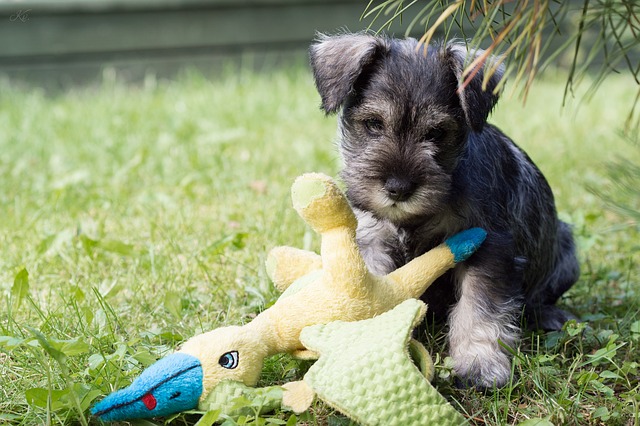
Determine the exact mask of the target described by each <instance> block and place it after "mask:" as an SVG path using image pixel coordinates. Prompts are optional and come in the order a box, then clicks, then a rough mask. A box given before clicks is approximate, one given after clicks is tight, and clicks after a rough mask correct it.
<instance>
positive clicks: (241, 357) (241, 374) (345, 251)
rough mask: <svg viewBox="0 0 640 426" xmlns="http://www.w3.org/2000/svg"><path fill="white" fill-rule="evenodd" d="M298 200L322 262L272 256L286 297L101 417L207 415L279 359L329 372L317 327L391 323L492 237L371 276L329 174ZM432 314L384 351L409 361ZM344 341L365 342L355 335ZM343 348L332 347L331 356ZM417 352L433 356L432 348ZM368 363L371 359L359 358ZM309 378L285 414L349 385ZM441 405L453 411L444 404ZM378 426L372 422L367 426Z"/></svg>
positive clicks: (194, 350) (112, 403) (305, 185)
mask: <svg viewBox="0 0 640 426" xmlns="http://www.w3.org/2000/svg"><path fill="white" fill-rule="evenodd" d="M292 199H293V205H294V208H295V209H296V210H297V211H298V213H299V214H300V215H301V216H302V218H303V219H304V220H305V221H306V222H307V223H308V224H309V225H310V226H311V227H312V228H313V229H314V231H315V232H317V233H318V234H320V235H321V238H322V240H321V249H320V255H317V254H315V253H310V252H307V251H303V250H298V249H295V248H290V247H280V248H276V249H274V250H272V251H271V253H270V254H269V256H268V259H267V272H268V273H269V275H270V277H271V278H272V280H273V281H274V283H275V285H276V287H277V288H278V289H280V290H282V291H284V293H283V295H282V296H281V297H280V298H279V299H278V300H277V301H276V303H275V304H274V305H273V306H271V307H270V308H268V309H266V310H264V311H263V312H262V313H260V314H259V315H258V316H257V317H256V318H255V319H254V320H253V321H251V322H250V323H248V324H246V325H244V326H229V327H223V328H219V329H216V330H213V331H210V332H208V333H204V334H201V335H198V336H195V337H193V338H191V339H190V340H188V341H187V342H186V343H184V345H183V346H182V348H181V349H180V350H179V351H178V352H176V353H174V354H172V355H169V356H167V357H165V358H163V359H161V360H159V361H158V362H157V363H155V364H153V365H152V366H151V367H149V368H148V369H147V370H145V371H144V372H143V373H142V374H141V375H140V377H138V378H137V379H136V380H135V381H134V382H133V383H132V384H131V386H129V387H128V388H125V389H123V390H120V391H117V392H114V393H113V394H111V395H109V396H108V397H106V398H105V399H104V400H102V401H101V402H99V403H98V404H96V406H94V407H93V409H92V413H93V414H94V415H95V416H97V417H99V418H101V419H102V420H106V421H112V420H123V419H134V418H145V417H156V416H165V415H169V414H173V413H177V412H180V411H185V410H190V409H195V408H198V407H200V408H201V409H205V410H207V409H209V408H211V405H210V402H211V401H212V396H213V397H214V399H215V397H217V396H219V393H220V392H221V389H225V391H224V392H222V393H224V394H225V395H227V396H228V395H238V393H242V392H243V391H244V390H243V389H246V388H247V387H251V386H255V384H256V383H257V381H258V378H259V376H260V373H261V371H262V367H263V362H264V359H265V358H266V357H268V356H271V355H274V354H277V353H291V354H293V355H296V356H299V357H302V358H308V359H316V358H317V357H318V353H320V355H321V358H320V360H319V361H318V362H317V364H319V365H322V364H323V358H322V354H323V353H328V354H329V353H331V351H330V350H328V348H327V346H326V345H327V343H326V342H325V343H324V344H323V343H322V341H323V339H322V338H319V339H320V340H318V341H317V342H316V340H314V338H313V336H314V334H315V333H317V331H316V332H314V331H313V330H317V329H314V328H308V327H310V326H313V325H326V326H325V327H326V328H325V330H331V329H332V327H339V328H340V327H347V328H348V327H349V326H348V325H347V323H350V322H359V323H360V324H361V325H362V324H363V322H362V321H361V320H369V319H370V320H372V321H384V320H385V316H384V315H383V314H385V312H388V311H390V310H392V309H393V308H395V307H396V306H398V305H400V304H401V303H402V302H404V301H406V300H408V299H413V298H418V297H419V296H420V295H421V294H422V293H423V292H424V291H425V290H426V288H427V287H428V286H429V285H430V284H431V283H432V282H433V281H434V280H435V279H436V278H437V277H439V276H440V275H441V274H442V273H444V272H445V271H446V270H448V269H450V268H452V267H453V266H455V264H456V263H457V262H461V261H464V260H465V259H466V258H467V257H468V256H470V255H471V254H472V253H473V252H474V251H475V250H476V249H477V248H478V246H479V245H480V244H481V243H482V241H484V238H485V236H486V233H485V232H484V231H483V230H482V229H479V228H474V229H470V230H468V231H464V232H462V233H460V234H458V235H455V236H453V237H451V238H449V239H448V240H446V241H445V243H443V244H441V245H440V246H438V247H436V248H434V249H432V250H431V251H429V252H427V253H425V254H424V255H422V256H420V257H418V258H416V259H414V260H413V261H411V262H410V263H408V264H407V265H405V266H403V267H402V268H399V269H397V270H396V271H394V272H392V273H390V274H388V275H386V276H375V275H373V274H371V273H370V272H369V271H368V270H367V267H366V266H365V263H364V261H363V259H362V256H361V255H360V252H359V250H358V247H357V244H356V241H355V229H356V219H355V216H354V214H353V211H352V210H351V207H350V206H349V203H348V202H347V200H346V198H345V197H344V194H343V193H342V192H341V191H340V189H339V188H338V187H337V185H336V184H335V182H334V181H333V180H332V179H331V178H329V177H327V176H324V175H321V174H307V175H303V176H301V177H299V178H298V179H297V180H296V181H295V183H294V185H293V187H292ZM417 303H421V302H417ZM422 315H424V312H422V313H421V314H419V315H418V314H415V313H410V315H409V316H411V320H410V321H409V327H406V326H405V328H404V334H403V333H400V334H399V335H400V336H401V339H400V340H399V343H396V344H395V346H394V345H392V342H391V341H390V340H387V341H385V340H383V339H391V340H393V339H392V335H393V333H391V334H388V335H387V334H385V335H384V337H383V336H382V335H380V336H376V335H375V334H374V335H373V336H374V339H373V340H376V339H377V340H378V343H379V344H380V345H382V346H387V345H388V346H389V347H391V346H393V347H395V348H396V350H397V348H400V350H399V352H400V354H401V355H402V354H404V355H406V353H407V351H408V349H406V343H407V342H408V340H409V334H410V330H411V329H412V328H413V327H412V325H413V324H414V322H415V320H416V318H418V319H419V317H420V318H421V317H422ZM376 317H378V318H376ZM335 321H340V322H339V323H336V324H339V325H331V324H329V323H333V322H335ZM327 324H329V325H327ZM365 325H366V324H365ZM305 329H306V330H305ZM365 329H366V328H365ZM374 329H375V328H374ZM303 330H304V333H303ZM301 333H302V334H303V336H302V338H301ZM320 334H322V333H321V332H320ZM305 335H306V336H308V338H309V340H308V342H307V341H306V340H305V338H304V336H305ZM340 339H341V340H342V341H344V340H345V339H346V341H347V342H349V341H350V340H356V339H355V337H353V338H352V337H350V336H349V335H348V333H347V334H346V335H345V336H343V337H341V338H340ZM340 339H339V340H340ZM369 339H371V337H369ZM336 344H337V343H336V342H335V341H334V342H333V343H329V347H331V346H335V345H336ZM415 347H418V348H419V347H421V346H419V345H417V346H415ZM417 352H418V353H421V352H426V351H424V348H423V349H422V350H418V351H417ZM327 356H328V355H327ZM366 356H368V355H367V354H366V353H360V354H359V355H357V357H366ZM357 357H356V358H357ZM427 357H428V355H427ZM405 358H406V357H405ZM423 358H424V357H423ZM376 359H377V358H376ZM374 364H375V363H374ZM431 368H432V367H431ZM428 369H429V368H427V370H428ZM414 370H415V367H414ZM313 371H316V370H313ZM416 371H417V370H416ZM310 373H312V370H310ZM427 373H428V371H427ZM308 374H309V373H308ZM312 376H313V378H312ZM306 379H307V376H305V381H304V382H295V383H293V384H288V385H285V386H284V394H283V395H282V398H283V402H284V405H286V406H289V407H292V408H293V409H294V410H295V411H301V410H304V409H306V408H307V407H308V406H309V404H310V400H312V399H313V394H314V386H319V387H318V389H316V390H315V393H318V395H320V396H321V398H323V399H324V400H327V401H330V398H331V395H330V394H337V393H340V391H339V389H338V388H339V387H340V385H339V384H335V383H334V385H333V386H329V387H324V388H323V389H324V390H320V388H322V386H320V385H317V384H318V383H320V382H323V380H322V378H321V375H318V374H317V373H312V374H311V375H310V376H309V381H307V380H306ZM387 380H393V379H391V378H389V377H387ZM422 380H423V381H424V382H426V380H424V378H423V379H422ZM325 382H326V380H325ZM313 383H316V385H314V384H313ZM427 383H428V382H427ZM309 384H311V386H310V385H309ZM361 388H366V386H364V387H363V386H361ZM214 389H215V391H214ZM349 391H350V390H349V388H344V389H342V391H341V392H342V394H343V395H342V397H340V398H339V399H340V401H343V400H344V399H345V398H346V399H349V398H348V397H345V396H344V393H345V392H346V393H348V392H349ZM323 392H324V393H323ZM355 398H356V396H355V395H354V399H355ZM340 401H338V402H335V406H336V407H337V408H338V409H341V410H345V414H347V415H349V414H352V416H353V417H354V418H356V417H357V416H356V415H354V414H353V413H349V410H352V408H350V407H347V406H345V405H344V404H343V403H342V402H340ZM378 401H379V400H378ZM444 403H445V404H446V401H444ZM439 404H440V405H443V401H439ZM365 411H366V410H365ZM378 417H380V416H378ZM368 418H369V417H362V419H361V421H364V420H366V419H368ZM373 418H374V419H375V418H376V417H375V415H374V417H373ZM367 421H369V422H370V423H371V424H373V423H375V422H373V421H371V420H367ZM396 423H397V422H396ZM381 424H384V423H381ZM404 424H410V423H404Z"/></svg>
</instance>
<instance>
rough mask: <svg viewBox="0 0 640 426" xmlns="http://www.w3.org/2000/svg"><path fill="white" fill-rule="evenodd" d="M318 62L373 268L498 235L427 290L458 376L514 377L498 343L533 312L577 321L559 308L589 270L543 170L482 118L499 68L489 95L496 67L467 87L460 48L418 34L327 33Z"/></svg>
mask: <svg viewBox="0 0 640 426" xmlns="http://www.w3.org/2000/svg"><path fill="white" fill-rule="evenodd" d="M479 53H481V52H476V53H475V54H476V55H477V54H479ZM310 56H311V66H312V68H313V73H314V77H315V82H316V86H317V88H318V91H319V93H320V96H321V98H322V108H323V109H324V111H325V112H326V113H333V112H337V111H339V110H341V114H340V116H339V120H338V121H339V147H340V152H341V155H342V158H343V161H344V168H343V171H342V179H343V180H344V183H345V184H346V188H347V196H348V198H349V200H350V201H351V203H352V205H353V206H354V208H355V209H356V213H357V215H358V220H359V226H358V232H357V238H358V244H359V245H360V248H361V250H362V252H363V255H364V257H365V260H366V262H367V265H368V266H369V267H370V268H371V270H372V271H374V272H375V273H378V274H386V273H388V272H390V271H392V270H394V269H395V268H397V267H399V266H401V265H403V264H405V263H406V262H407V261H409V260H411V259H412V258H414V257H416V256H418V255H420V254H422V253H424V252H426V251H427V250H429V249H431V248H433V247H435V246H436V245H438V244H440V243H441V242H442V241H443V240H444V239H445V238H447V237H449V236H451V235H453V234H455V233H457V232H459V231H462V230H464V229H467V228H470V227H475V226H479V227H482V228H484V229H486V230H487V231H488V237H487V240H486V242H485V243H484V244H483V246H482V247H481V248H480V250H479V251H478V252H477V253H476V254H475V255H474V256H472V257H471V258H470V259H469V260H468V261H467V262H466V263H465V264H464V265H459V266H458V267H456V268H455V269H454V270H453V271H452V272H451V273H449V274H447V275H446V276H444V277H442V278H441V279H439V280H438V281H437V282H436V283H435V284H434V285H433V286H432V287H431V288H430V289H429V290H428V291H427V292H426V293H425V295H424V297H423V298H424V299H425V301H426V302H427V303H428V304H429V309H430V312H432V313H433V315H435V317H436V318H441V319H446V320H448V325H449V329H448V342H449V348H450V355H451V356H452V358H453V360H454V362H455V371H456V373H457V375H458V377H459V379H460V381H461V382H462V383H463V384H465V385H469V386H476V387H479V388H487V387H492V386H494V385H495V386H502V385H504V384H505V383H507V381H508V380H509V376H510V371H511V368H510V365H511V362H510V357H509V355H508V352H507V351H505V350H504V348H503V347H502V346H501V344H504V345H507V346H510V347H513V346H514V345H516V344H517V341H518V338H519V334H520V318H521V317H522V314H523V313H524V316H525V319H526V320H527V321H528V322H529V324H530V325H531V324H533V326H534V327H538V328H541V329H546V330H550V329H551V330H553V329H559V328H560V327H561V326H562V324H563V323H564V322H565V321H566V320H567V319H569V318H571V316H570V315H569V314H567V313H565V312H564V311H562V310H561V309H559V308H557V307H555V306H554V304H555V302H556V301H557V299H558V298H559V297H560V296H561V295H562V294H563V293H564V292H565V291H566V290H567V289H569V287H571V285H572V284H573V283H574V282H575V281H576V280H577V279H578V275H579V266H578V261H577V259H576V255H575V249H574V242H573V237H572V235H571V230H570V228H569V226H568V225H567V224H565V223H563V222H561V221H560V220H559V219H558V217H557V214H556V208H555V203H554V198H553V194H552V192H551V189H550V187H549V185H548V183H547V181H546V180H545V178H544V176H543V175H542V173H541V172H540V170H538V168H537V167H536V166H535V165H534V164H533V162H532V161H531V159H530V158H529V157H528V156H527V154H526V153H524V152H523V151H522V150H521V149H520V148H518V147H517V146H516V145H515V144H514V143H513V142H512V141H511V140H510V139H509V138H508V137H507V136H505V135H504V134H503V133H502V132H501V131H500V130H498V129H497V128H496V127H494V126H492V125H490V124H487V122H486V120H487V116H488V115H489V112H490V111H491V110H492V108H493V106H494V105H495V103H496V101H497V100H498V96H497V95H496V94H495V93H494V89H495V88H496V86H497V85H498V83H499V81H500V79H501V78H502V74H503V73H504V71H503V69H502V68H501V67H498V68H497V72H496V73H494V74H493V76H492V77H491V78H489V79H488V81H487V82H486V90H483V79H484V71H485V70H486V67H488V66H493V65H485V66H484V67H483V68H482V69H479V70H478V72H477V74H476V75H475V77H474V78H473V79H472V80H471V82H470V84H468V85H467V86H466V87H464V88H461V80H462V70H463V68H464V64H465V60H466V59H467V56H468V52H467V49H466V48H465V47H464V45H461V44H457V43H448V44H435V45H431V46H429V47H428V49H427V50H426V52H425V50H424V46H420V45H419V43H418V41H416V40H414V39H405V40H399V39H393V38H385V37H377V36H373V35H369V34H364V33H360V34H341V35H336V36H320V37H319V39H318V40H317V41H316V42H315V43H314V44H313V45H312V46H311V49H310ZM488 63H492V60H489V61H488Z"/></svg>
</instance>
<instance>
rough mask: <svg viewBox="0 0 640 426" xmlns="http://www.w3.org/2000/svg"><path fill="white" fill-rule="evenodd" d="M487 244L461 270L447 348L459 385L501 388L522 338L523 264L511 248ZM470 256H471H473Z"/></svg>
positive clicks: (509, 373)
mask: <svg viewBox="0 0 640 426" xmlns="http://www.w3.org/2000/svg"><path fill="white" fill-rule="evenodd" d="M491 245H492V244H491V243H489V244H486V245H485V246H483V247H482V248H481V249H480V250H479V251H478V253H476V256H475V257H474V258H473V261H470V262H469V264H468V265H467V266H466V270H463V271H461V272H462V274H461V275H462V276H461V280H460V287H459V292H460V295H459V299H458V303H457V304H456V305H455V307H454V308H453V310H452V311H451V314H450V315H449V350H450V354H451V357H452V358H453V361H454V370H455V372H456V374H457V375H458V377H459V379H460V381H461V384H462V385H464V386H475V387H476V388H480V389H486V388H491V387H493V386H497V387H502V386H504V385H505V384H506V383H507V382H508V381H509V377H510V375H511V357H510V355H509V353H508V351H507V350H506V349H505V348H504V347H503V346H502V345H506V346H508V347H514V346H515V345H516V344H517V342H518V340H519V337H520V328H519V326H518V318H519V315H520V314H521V310H522V302H523V298H522V296H521V295H522V291H521V284H522V265H521V261H519V260H518V259H514V258H513V257H512V255H511V253H513V252H512V251H511V250H509V249H506V247H502V248H500V247H497V246H499V244H495V239H494V244H493V247H491ZM470 260H471V259H470Z"/></svg>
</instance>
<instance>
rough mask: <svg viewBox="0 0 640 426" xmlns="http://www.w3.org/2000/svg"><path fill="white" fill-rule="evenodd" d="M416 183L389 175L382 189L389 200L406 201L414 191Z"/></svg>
mask: <svg viewBox="0 0 640 426" xmlns="http://www.w3.org/2000/svg"><path fill="white" fill-rule="evenodd" d="M416 188H417V185H416V184H415V183H414V182H412V181H411V180H409V179H407V178H402V177H397V176H391V177H390V178H388V179H387V180H386V182H385V183H384V190H385V192H386V194H387V197H389V199H390V200H392V201H396V202H401V201H407V200H408V199H409V198H410V197H411V196H412V195H413V193H414V192H415V190H416Z"/></svg>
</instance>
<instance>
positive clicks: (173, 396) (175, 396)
mask: <svg viewBox="0 0 640 426" xmlns="http://www.w3.org/2000/svg"><path fill="white" fill-rule="evenodd" d="M180 395H182V392H179V391H176V392H174V393H172V394H171V396H170V397H169V399H176V398H179V397H180Z"/></svg>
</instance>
